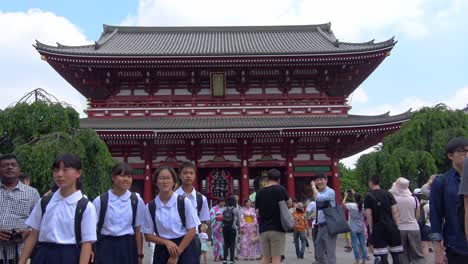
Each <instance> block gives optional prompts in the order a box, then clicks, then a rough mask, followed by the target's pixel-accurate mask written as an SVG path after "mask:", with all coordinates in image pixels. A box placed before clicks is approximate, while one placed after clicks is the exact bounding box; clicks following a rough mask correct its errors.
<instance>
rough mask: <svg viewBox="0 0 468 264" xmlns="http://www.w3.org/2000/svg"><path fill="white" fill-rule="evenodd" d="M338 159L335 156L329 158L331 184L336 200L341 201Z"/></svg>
mask: <svg viewBox="0 0 468 264" xmlns="http://www.w3.org/2000/svg"><path fill="white" fill-rule="evenodd" d="M338 164H339V160H338V159H336V158H332V159H331V174H332V175H331V178H330V180H331V186H332V188H333V190H335V194H336V201H337V203H341V188H340V185H341V183H340V168H339V167H338Z"/></svg>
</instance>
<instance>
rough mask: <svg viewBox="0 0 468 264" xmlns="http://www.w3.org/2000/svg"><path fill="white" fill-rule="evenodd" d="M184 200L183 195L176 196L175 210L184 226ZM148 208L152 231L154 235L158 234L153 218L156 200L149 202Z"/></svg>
mask: <svg viewBox="0 0 468 264" xmlns="http://www.w3.org/2000/svg"><path fill="white" fill-rule="evenodd" d="M184 200H185V197H184V196H182V195H179V196H177V211H178V212H179V217H180V221H181V222H182V226H184V227H185V221H186V219H185V201H184ZM148 209H149V211H150V215H151V220H153V226H154V232H155V233H156V235H158V236H159V234H158V229H157V228H156V219H155V215H156V201H155V200H154V199H153V200H151V201H150V202H149V204H148Z"/></svg>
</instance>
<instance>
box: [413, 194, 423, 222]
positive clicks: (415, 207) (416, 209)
mask: <svg viewBox="0 0 468 264" xmlns="http://www.w3.org/2000/svg"><path fill="white" fill-rule="evenodd" d="M411 196H413V198H414V218H416V215H417V214H416V213H417V212H418V198H416V196H414V195H411ZM420 206H421V205H420ZM419 212H421V209H420V210H419Z"/></svg>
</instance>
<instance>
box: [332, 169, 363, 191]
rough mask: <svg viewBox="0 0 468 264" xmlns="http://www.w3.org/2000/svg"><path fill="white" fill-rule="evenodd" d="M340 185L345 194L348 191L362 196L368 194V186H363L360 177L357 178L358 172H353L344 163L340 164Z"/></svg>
mask: <svg viewBox="0 0 468 264" xmlns="http://www.w3.org/2000/svg"><path fill="white" fill-rule="evenodd" d="M339 168H340V184H341V191H342V192H345V191H346V190H348V189H353V190H355V191H356V192H359V193H361V194H366V193H367V184H365V185H363V184H362V183H360V182H359V179H358V177H356V171H355V170H352V169H350V168H348V167H346V165H344V164H343V163H341V162H340V164H339Z"/></svg>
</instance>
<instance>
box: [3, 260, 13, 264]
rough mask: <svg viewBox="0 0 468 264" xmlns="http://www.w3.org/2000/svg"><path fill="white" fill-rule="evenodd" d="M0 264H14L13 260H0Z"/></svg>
mask: <svg viewBox="0 0 468 264" xmlns="http://www.w3.org/2000/svg"><path fill="white" fill-rule="evenodd" d="M0 264H16V263H15V261H14V260H12V259H9V260H7V261H3V260H0Z"/></svg>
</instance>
